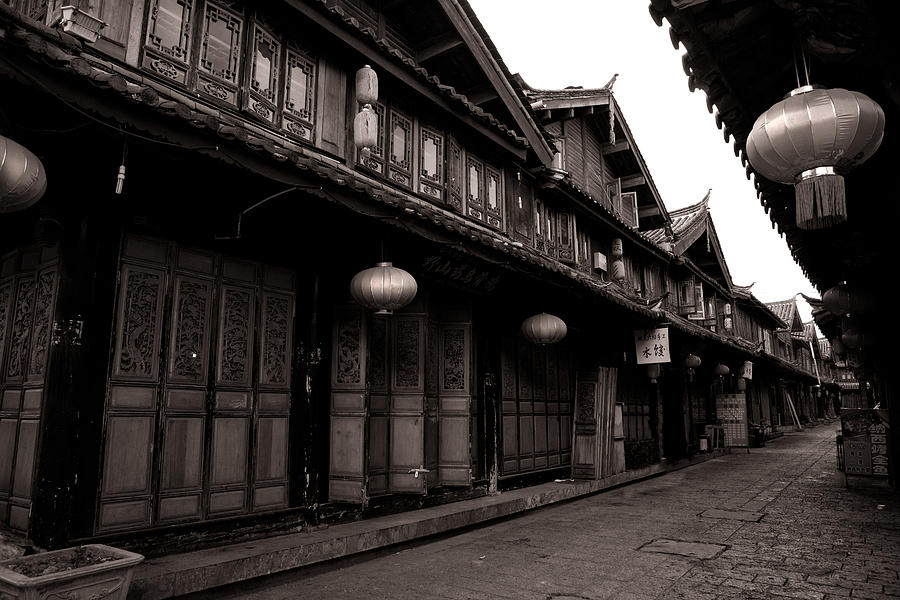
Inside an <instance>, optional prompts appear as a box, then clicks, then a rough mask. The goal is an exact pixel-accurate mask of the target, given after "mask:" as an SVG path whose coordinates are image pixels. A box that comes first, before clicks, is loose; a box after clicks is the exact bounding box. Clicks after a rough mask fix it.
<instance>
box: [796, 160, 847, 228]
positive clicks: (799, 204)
mask: <svg viewBox="0 0 900 600" xmlns="http://www.w3.org/2000/svg"><path fill="white" fill-rule="evenodd" d="M794 193H795V198H796V212H797V226H798V227H800V229H821V228H823V227H831V226H832V225H837V224H838V223H843V222H844V221H846V220H847V199H846V192H845V188H844V178H843V176H841V175H837V174H835V173H834V171H833V170H831V172H829V173H826V174H821V175H819V174H816V175H811V176H809V177H803V178H802V179H801V181H800V182H799V183H797V184H796V185H795V186H794Z"/></svg>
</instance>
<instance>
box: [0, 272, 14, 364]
mask: <svg viewBox="0 0 900 600" xmlns="http://www.w3.org/2000/svg"><path fill="white" fill-rule="evenodd" d="M11 297H12V284H9V283H8V284H6V285H3V286H0V365H2V364H3V357H4V356H5V355H6V328H7V326H8V325H9V301H10V299H11Z"/></svg>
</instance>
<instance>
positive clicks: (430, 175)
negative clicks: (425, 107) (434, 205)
mask: <svg viewBox="0 0 900 600" xmlns="http://www.w3.org/2000/svg"><path fill="white" fill-rule="evenodd" d="M443 187H444V136H443V135H442V134H440V133H438V132H437V131H436V130H435V129H430V128H428V127H421V128H420V129H419V191H420V192H421V193H423V194H425V195H427V196H431V197H432V198H435V199H437V200H440V199H441V196H442V194H443Z"/></svg>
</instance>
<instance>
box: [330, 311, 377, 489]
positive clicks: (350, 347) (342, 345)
mask: <svg viewBox="0 0 900 600" xmlns="http://www.w3.org/2000/svg"><path fill="white" fill-rule="evenodd" d="M332 344H333V351H332V367H331V431H330V440H331V443H330V452H329V469H328V498H329V499H330V500H332V501H338V502H353V503H358V504H361V505H363V506H365V505H366V504H367V503H368V491H367V480H366V476H367V473H366V471H367V469H366V462H367V461H366V428H367V427H366V426H367V420H368V411H367V402H366V358H367V356H366V319H365V314H364V312H363V310H362V308H360V307H346V308H341V309H339V310H337V311H336V312H335V317H334V336H333V342H332ZM385 471H386V462H385Z"/></svg>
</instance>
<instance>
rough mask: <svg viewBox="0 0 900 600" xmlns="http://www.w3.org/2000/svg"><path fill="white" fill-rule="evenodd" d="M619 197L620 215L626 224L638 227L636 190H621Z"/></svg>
mask: <svg viewBox="0 0 900 600" xmlns="http://www.w3.org/2000/svg"><path fill="white" fill-rule="evenodd" d="M619 197H620V198H621V216H622V220H623V221H625V223H626V224H627V225H630V226H631V227H634V228H635V229H637V227H638V208H637V192H622V194H621V195H620V196H619Z"/></svg>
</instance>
